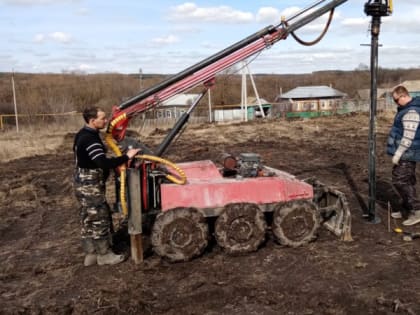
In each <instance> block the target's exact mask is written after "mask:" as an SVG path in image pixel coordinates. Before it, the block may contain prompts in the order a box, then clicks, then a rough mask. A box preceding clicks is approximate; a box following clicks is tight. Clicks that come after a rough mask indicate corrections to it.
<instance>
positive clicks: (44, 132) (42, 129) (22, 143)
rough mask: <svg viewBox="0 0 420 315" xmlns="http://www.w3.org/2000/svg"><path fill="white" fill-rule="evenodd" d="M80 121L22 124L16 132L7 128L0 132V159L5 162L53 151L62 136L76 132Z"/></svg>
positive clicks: (57, 147) (59, 143)
mask: <svg viewBox="0 0 420 315" xmlns="http://www.w3.org/2000/svg"><path fill="white" fill-rule="evenodd" d="M78 128H80V123H78V122H74V121H70V120H69V121H67V122H65V123H50V124H46V125H39V126H22V127H19V131H18V132H17V131H16V130H14V129H9V130H7V131H3V132H2V133H0V135H1V136H0V146H1V148H2V150H0V161H2V162H6V161H10V160H14V159H19V158H23V157H27V156H34V155H43V154H48V153H53V152H55V151H57V150H58V149H59V147H60V146H61V145H62V144H63V140H64V136H65V135H66V134H68V133H69V132H76V131H77V130H78Z"/></svg>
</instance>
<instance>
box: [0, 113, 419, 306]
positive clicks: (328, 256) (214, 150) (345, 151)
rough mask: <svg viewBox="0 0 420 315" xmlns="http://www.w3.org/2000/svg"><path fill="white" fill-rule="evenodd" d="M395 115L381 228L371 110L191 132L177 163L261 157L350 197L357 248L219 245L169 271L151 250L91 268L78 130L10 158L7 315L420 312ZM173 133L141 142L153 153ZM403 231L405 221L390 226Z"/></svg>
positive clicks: (384, 166)
mask: <svg viewBox="0 0 420 315" xmlns="http://www.w3.org/2000/svg"><path fill="white" fill-rule="evenodd" d="M391 117H392V116H391V115H388V116H387V117H385V116H380V117H379V118H378V124H377V128H378V129H377V130H378V133H377V153H378V158H377V170H376V172H377V177H378V184H377V199H378V201H377V207H376V212H377V215H378V217H380V218H381V219H382V222H381V223H380V224H375V225H372V224H367V223H366V221H365V220H364V219H363V217H362V213H363V209H365V208H366V207H367V199H368V181H367V179H368V167H367V165H368V123H369V117H368V116H367V115H354V116H345V117H339V118H336V117H332V118H331V117H330V118H320V119H313V120H306V121H285V120H274V121H257V122H255V121H254V122H249V123H239V124H231V125H221V126H215V125H200V126H189V127H188V129H187V130H186V131H185V132H184V133H183V134H182V137H181V138H180V139H178V140H177V142H176V143H175V144H174V145H173V146H172V147H171V148H170V150H169V152H168V154H167V156H166V157H168V158H169V159H170V160H172V161H174V162H181V161H192V160H198V159H217V158H218V157H219V156H220V153H222V152H229V153H232V154H238V153H241V152H255V153H259V154H261V156H262V157H263V159H264V162H265V164H267V165H270V166H272V167H275V168H278V169H281V170H284V171H287V172H290V173H292V174H295V175H296V176H297V177H299V178H306V177H310V176H316V177H317V178H318V179H319V180H321V181H322V182H324V183H326V184H328V185H331V186H334V187H335V188H337V189H339V190H341V191H342V192H344V193H345V194H346V196H347V198H348V200H349V203H350V208H351V211H352V223H353V227H352V235H353V239H354V241H353V242H348V243H347V242H342V241H340V240H338V239H337V238H336V237H335V236H333V235H332V234H330V233H329V232H328V231H326V230H321V232H320V234H319V237H318V239H317V240H316V241H315V242H313V243H310V244H309V245H307V246H305V247H302V248H286V247H281V246H280V245H278V244H276V243H275V242H274V241H273V239H272V237H271V236H270V235H268V236H267V238H268V239H267V242H266V243H265V244H264V245H263V246H262V247H261V248H260V249H259V250H258V251H257V252H254V253H251V254H248V255H245V256H236V257H231V256H228V255H226V254H225V253H223V252H222V250H221V249H220V248H218V247H217V246H216V245H214V244H213V246H210V247H209V248H208V250H207V251H206V252H205V253H204V255H203V256H201V257H199V258H197V259H194V260H193V261H190V262H184V263H176V264H170V263H168V262H166V261H164V260H162V259H160V258H159V257H157V256H156V255H154V254H153V253H150V252H147V253H146V256H145V261H144V263H143V264H141V265H135V264H134V263H133V261H132V260H130V259H129V260H127V261H126V262H124V263H122V264H120V265H117V266H101V267H100V266H92V267H83V265H82V261H83V254H82V251H81V247H80V244H79V230H80V228H79V222H78V206H77V202H76V200H75V198H74V197H73V192H72V180H71V174H72V165H73V160H72V154H71V141H72V135H71V134H69V135H68V136H67V137H66V138H65V139H63V146H62V147H61V148H60V150H58V151H57V153H56V154H47V155H40V156H32V157H28V158H23V159H18V160H14V161H11V162H7V163H1V164H0V173H1V176H0V187H1V190H0V201H1V204H0V215H1V221H0V240H1V242H0V261H1V263H0V313H1V314H93V313H94V314H394V313H399V314H420V240H414V241H412V242H407V241H404V240H403V239H402V237H401V235H399V234H396V233H394V232H389V231H388V217H387V211H388V210H387V209H388V202H389V203H390V204H391V206H392V207H398V197H397V196H396V195H395V193H394V192H393V190H392V188H391V186H390V170H391V162H390V159H389V158H388V157H387V156H386V155H385V154H384V145H385V141H386V135H387V131H388V129H389V127H390V125H391V121H392V118H391ZM166 132H167V131H164V130H156V131H155V132H154V133H152V134H151V135H150V136H148V137H146V138H145V137H143V138H142V140H143V141H144V142H145V143H146V144H148V145H149V146H151V147H153V146H155V145H156V144H158V143H159V140H160V139H161V138H162V136H163V135H164V134H166ZM110 186H112V184H110ZM111 197H112V196H111ZM110 201H111V202H112V200H110ZM397 225H399V226H401V220H392V221H391V226H392V227H394V226H397ZM409 230H410V231H414V232H416V231H417V232H419V230H420V226H419V227H416V226H414V227H412V228H410V229H409Z"/></svg>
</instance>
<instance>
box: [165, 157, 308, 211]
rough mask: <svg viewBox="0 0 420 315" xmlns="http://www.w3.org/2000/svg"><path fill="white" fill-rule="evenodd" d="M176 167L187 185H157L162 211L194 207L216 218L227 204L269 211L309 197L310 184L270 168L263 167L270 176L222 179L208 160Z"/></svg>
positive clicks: (217, 170)
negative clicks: (283, 203)
mask: <svg viewBox="0 0 420 315" xmlns="http://www.w3.org/2000/svg"><path fill="white" fill-rule="evenodd" d="M177 165H178V166H179V167H180V168H182V169H183V170H184V172H185V174H186V176H187V183H186V184H185V185H176V184H167V183H164V184H161V188H160V189H161V198H162V201H161V207H162V211H168V210H170V209H173V208H176V207H194V208H197V209H199V210H200V212H202V213H203V214H204V215H205V216H217V215H219V214H220V212H221V211H222V209H223V207H224V206H226V205H227V204H230V203H242V202H247V203H255V204H258V205H261V206H262V209H263V210H264V209H266V208H267V211H270V206H271V205H273V204H276V203H278V202H288V201H292V200H296V199H307V200H312V198H313V187H312V185H310V184H308V183H305V182H303V181H301V180H298V179H297V178H296V177H295V176H293V175H291V174H289V173H286V172H282V171H280V170H276V169H273V168H268V167H265V168H266V170H267V171H268V170H269V171H270V176H258V177H247V178H243V177H241V176H239V177H235V178H226V177H223V176H222V174H221V172H220V170H219V168H218V167H217V166H216V165H215V164H214V163H213V162H212V161H210V160H204V161H196V162H187V163H179V164H177ZM271 210H272V209H271Z"/></svg>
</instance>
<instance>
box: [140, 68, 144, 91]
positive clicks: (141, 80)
mask: <svg viewBox="0 0 420 315" xmlns="http://www.w3.org/2000/svg"><path fill="white" fill-rule="evenodd" d="M139 83H140V91H141V90H143V70H142V69H141V68H140V69H139Z"/></svg>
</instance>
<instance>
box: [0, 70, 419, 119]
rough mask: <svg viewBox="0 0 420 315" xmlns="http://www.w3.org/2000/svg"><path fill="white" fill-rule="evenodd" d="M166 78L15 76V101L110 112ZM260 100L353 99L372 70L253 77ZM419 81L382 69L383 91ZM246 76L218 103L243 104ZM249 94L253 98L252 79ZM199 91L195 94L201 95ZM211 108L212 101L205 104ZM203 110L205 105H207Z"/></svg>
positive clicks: (3, 93) (3, 98) (28, 109)
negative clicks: (323, 88) (326, 95)
mask: <svg viewBox="0 0 420 315" xmlns="http://www.w3.org/2000/svg"><path fill="white" fill-rule="evenodd" d="M167 77H169V76H167V75H162V74H143V75H142V77H141V79H140V77H139V75H138V74H115V73H108V74H89V75H83V74H28V73H15V74H14V82H15V91H16V102H17V104H18V107H19V112H20V113H21V114H28V115H31V114H36V113H63V112H71V111H80V110H82V109H83V108H84V107H85V106H87V105H95V106H100V107H102V108H104V109H105V110H107V111H110V110H111V108H112V106H114V105H119V104H120V103H122V102H123V101H124V100H126V99H127V98H130V97H133V96H135V95H137V94H139V93H140V91H141V89H142V88H143V89H146V88H149V87H152V86H154V85H156V84H158V83H159V82H161V81H163V80H164V79H166V78H167ZM253 78H254V82H255V84H256V87H257V90H258V94H259V96H260V97H262V98H264V99H266V100H267V101H269V102H273V101H274V100H275V98H276V97H277V96H278V95H279V94H280V93H282V92H283V93H285V92H287V91H289V90H291V89H293V88H295V87H297V86H311V85H327V86H331V87H333V88H335V89H338V90H340V91H342V92H344V93H346V94H347V95H348V96H349V97H350V98H351V97H353V96H354V95H355V94H356V92H357V90H359V89H368V88H370V72H369V71H368V70H364V69H362V70H354V71H319V72H313V73H309V74H254V76H253ZM11 79H12V74H11V73H0V114H12V113H13V108H14V107H13V90H12V84H11ZM416 79H420V69H384V68H380V69H379V71H378V80H377V82H378V87H382V88H391V87H393V86H395V85H397V84H399V83H401V82H403V81H405V80H416ZM241 84H242V77H241V74H235V73H232V74H230V73H223V74H220V75H218V76H217V77H216V85H215V86H214V87H212V92H211V93H212V94H211V96H212V103H213V104H214V105H232V104H239V103H240V101H241ZM247 85H248V86H247V90H248V94H249V95H250V96H251V95H253V89H252V85H251V82H250V80H247ZM201 89H202V88H201V87H200V88H196V89H193V90H192V91H189V92H190V93H194V92H198V91H200V90H201ZM206 104H207V103H206ZM203 107H204V106H203Z"/></svg>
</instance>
